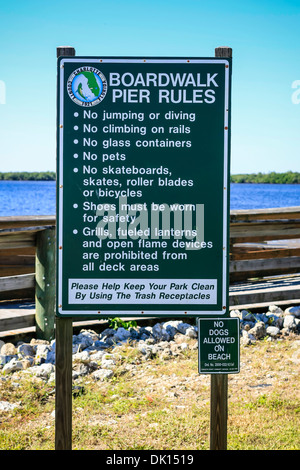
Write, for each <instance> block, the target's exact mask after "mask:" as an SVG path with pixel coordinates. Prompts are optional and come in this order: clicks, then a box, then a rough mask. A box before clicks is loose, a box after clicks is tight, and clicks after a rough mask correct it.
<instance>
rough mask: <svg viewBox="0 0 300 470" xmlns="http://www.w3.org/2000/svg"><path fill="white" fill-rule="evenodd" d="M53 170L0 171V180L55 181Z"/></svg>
mask: <svg viewBox="0 0 300 470" xmlns="http://www.w3.org/2000/svg"><path fill="white" fill-rule="evenodd" d="M55 179H56V173H55V171H34V172H28V171H9V172H7V173H0V181H55Z"/></svg>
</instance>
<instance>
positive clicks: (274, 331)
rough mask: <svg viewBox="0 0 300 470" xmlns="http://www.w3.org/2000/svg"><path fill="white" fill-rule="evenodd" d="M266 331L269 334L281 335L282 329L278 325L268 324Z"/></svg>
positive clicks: (273, 335)
mask: <svg viewBox="0 0 300 470" xmlns="http://www.w3.org/2000/svg"><path fill="white" fill-rule="evenodd" d="M266 333H267V335H269V336H272V337H275V336H277V335H279V333H280V329H279V328H277V326H268V327H267V329H266Z"/></svg>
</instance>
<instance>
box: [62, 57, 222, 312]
mask: <svg viewBox="0 0 300 470" xmlns="http://www.w3.org/2000/svg"><path fill="white" fill-rule="evenodd" d="M230 83H231V60H230V59H224V58H197V59H196V58H194V59H184V58H146V59H145V58H143V59H141V58H97V57H60V58H59V59H58V116H57V119H58V131H57V134H58V158H57V211H58V213H57V240H58V243H57V279H58V282H57V289H58V290H57V314H58V315H60V316H76V315H79V314H81V315H84V316H86V315H87V316H89V315H91V316H92V315H96V316H100V317H101V316H107V315H109V316H113V315H118V316H119V315H123V316H129V315H131V316H132V315H141V314H147V315H152V316H168V315H170V314H172V315H174V314H175V315H176V314H178V315H179V314H180V315H182V314H188V315H189V316H199V315H212V316H215V315H218V316H220V315H225V314H226V308H227V305H228V300H227V292H228V286H227V284H228V275H227V271H228V268H227V265H228V255H227V247H228V213H229V140H230V139H229V132H230V130H229V127H230Z"/></svg>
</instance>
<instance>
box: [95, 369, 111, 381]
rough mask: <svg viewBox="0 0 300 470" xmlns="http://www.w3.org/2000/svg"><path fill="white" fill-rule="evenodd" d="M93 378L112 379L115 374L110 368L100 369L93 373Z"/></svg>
mask: <svg viewBox="0 0 300 470" xmlns="http://www.w3.org/2000/svg"><path fill="white" fill-rule="evenodd" d="M91 375H92V378H93V379H94V380H101V381H103V380H105V379H111V378H112V377H113V375H114V372H113V371H112V370H110V369H98V370H95V372H93V373H92V374H91Z"/></svg>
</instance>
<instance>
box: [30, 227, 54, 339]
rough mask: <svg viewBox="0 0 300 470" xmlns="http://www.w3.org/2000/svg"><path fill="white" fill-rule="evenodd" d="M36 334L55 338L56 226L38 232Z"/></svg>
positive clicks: (44, 337)
mask: <svg viewBox="0 0 300 470" xmlns="http://www.w3.org/2000/svg"><path fill="white" fill-rule="evenodd" d="M35 280H36V283H35V309H36V313H35V322H36V336H37V338H39V339H45V340H47V341H51V340H52V339H53V338H54V309H55V228H54V227H51V228H48V229H46V230H41V231H39V232H37V236H36V256H35Z"/></svg>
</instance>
